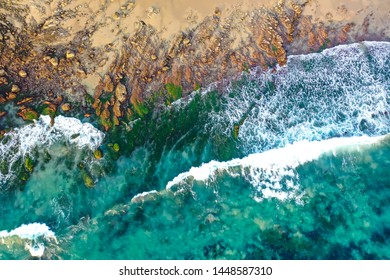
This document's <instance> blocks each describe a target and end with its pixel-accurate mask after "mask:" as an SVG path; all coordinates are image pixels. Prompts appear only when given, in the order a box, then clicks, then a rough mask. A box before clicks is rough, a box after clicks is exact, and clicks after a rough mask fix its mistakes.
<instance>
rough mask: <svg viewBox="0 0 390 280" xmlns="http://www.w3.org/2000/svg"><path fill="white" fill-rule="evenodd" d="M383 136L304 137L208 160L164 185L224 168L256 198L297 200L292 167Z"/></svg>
mask: <svg viewBox="0 0 390 280" xmlns="http://www.w3.org/2000/svg"><path fill="white" fill-rule="evenodd" d="M385 137H386V136H377V137H369V136H360V137H348V138H332V139H328V140H323V141H312V142H309V141H307V140H304V141H300V142H296V143H293V144H290V145H287V146H286V147H284V148H278V149H273V150H268V151H265V152H263V153H255V154H251V155H249V156H247V157H244V158H241V159H233V160H230V161H226V162H218V161H211V162H209V163H205V164H202V165H201V166H200V167H192V168H191V169H190V170H189V171H187V172H184V173H181V174H179V175H178V176H176V177H175V178H174V179H173V180H172V181H170V182H169V183H168V184H167V185H166V189H167V190H171V189H172V187H173V186H180V185H183V184H186V183H188V182H189V183H190V184H192V182H193V180H195V181H202V182H204V183H205V184H208V183H210V182H212V181H213V180H214V179H215V178H216V177H217V176H218V174H221V173H222V172H226V173H228V174H229V175H230V176H241V177H243V178H245V179H247V180H248V181H249V182H250V183H251V184H252V185H253V187H254V188H255V190H256V191H257V192H259V193H260V194H261V197H260V198H259V197H257V198H256V199H257V200H261V199H264V198H271V197H273V198H277V199H279V200H286V199H296V200H297V202H299V199H300V197H299V196H298V195H297V191H298V190H299V177H298V175H297V173H296V171H295V169H296V167H298V166H299V165H301V164H304V163H307V162H310V161H313V160H315V159H318V158H319V157H320V156H321V155H323V154H326V153H333V154H337V153H338V152H340V151H343V150H348V151H358V150H359V149H362V148H365V147H366V146H367V145H372V144H375V143H379V142H380V141H382V139H383V138H385ZM235 167H238V169H237V168H235ZM282 185H283V187H282Z"/></svg>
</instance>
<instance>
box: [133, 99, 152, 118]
mask: <svg viewBox="0 0 390 280" xmlns="http://www.w3.org/2000/svg"><path fill="white" fill-rule="evenodd" d="M132 104H133V108H134V111H135V112H136V113H137V115H138V116H140V117H141V118H142V117H144V116H146V115H147V114H148V113H149V108H148V106H147V104H146V103H145V102H141V101H138V100H135V101H134V102H133V103H132Z"/></svg>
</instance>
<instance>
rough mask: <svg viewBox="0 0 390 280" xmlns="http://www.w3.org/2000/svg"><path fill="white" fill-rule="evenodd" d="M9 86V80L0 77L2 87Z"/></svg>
mask: <svg viewBox="0 0 390 280" xmlns="http://www.w3.org/2000/svg"><path fill="white" fill-rule="evenodd" d="M2 85H8V80H7V78H6V77H0V86H2Z"/></svg>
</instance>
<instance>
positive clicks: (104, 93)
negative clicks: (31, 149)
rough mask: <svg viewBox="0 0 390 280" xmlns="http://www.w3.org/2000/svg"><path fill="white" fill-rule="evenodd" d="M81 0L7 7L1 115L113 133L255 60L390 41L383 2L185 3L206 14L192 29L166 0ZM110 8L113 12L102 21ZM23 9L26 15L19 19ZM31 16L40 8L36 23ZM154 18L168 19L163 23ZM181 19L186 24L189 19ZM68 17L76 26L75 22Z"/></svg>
mask: <svg viewBox="0 0 390 280" xmlns="http://www.w3.org/2000/svg"><path fill="white" fill-rule="evenodd" d="M83 1H84V0H73V1H69V4H68V6H66V5H65V6H63V7H62V6H60V5H59V4H58V3H57V2H54V3H52V4H51V5H50V7H49V8H50V9H49V8H48V7H44V4H41V6H40V7H31V8H30V9H28V8H27V7H24V6H23V3H24V1H21V4H15V7H16V6H18V7H19V8H20V9H19V10H18V9H16V8H15V7H13V6H10V7H8V9H11V8H13V11H14V12H13V15H12V17H13V20H12V21H9V22H8V26H7V25H5V26H2V27H1V28H0V29H1V30H3V31H4V30H5V28H8V27H11V28H9V30H13V31H12V33H13V35H12V33H11V34H10V35H11V36H8V35H6V36H3V35H2V38H1V39H2V41H1V42H2V43H1V46H2V49H3V51H2V53H1V55H0V69H1V71H0V76H1V77H0V78H1V80H0V121H1V119H4V118H6V116H7V112H8V111H7V110H5V109H4V107H5V106H6V104H9V103H11V104H14V106H16V107H18V109H19V112H18V115H19V116H20V117H21V118H22V119H24V120H27V121H28V120H32V119H36V118H37V117H38V116H39V115H40V114H46V115H50V116H52V117H54V116H55V115H58V114H59V113H61V114H63V115H65V116H67V115H69V116H74V115H79V114H80V113H81V112H82V113H83V114H84V115H85V117H86V118H91V117H92V118H96V120H98V122H99V124H100V127H103V128H104V130H106V131H107V130H110V129H112V128H114V127H115V126H117V125H120V123H121V121H122V120H131V119H133V118H134V117H137V116H138V117H142V116H143V115H145V114H148V113H149V109H148V106H149V105H150V103H154V104H156V105H158V104H167V103H168V104H169V103H172V102H174V101H175V100H177V99H180V98H182V97H184V96H186V95H188V94H190V93H191V92H192V91H193V90H196V89H198V88H200V87H202V88H207V87H208V86H209V85H210V84H212V83H214V82H221V81H223V80H230V79H234V77H238V76H240V73H241V72H242V71H247V70H249V69H252V68H259V69H262V70H267V69H270V68H273V67H275V66H276V65H281V66H283V65H284V64H285V63H286V60H287V56H288V55H294V54H306V53H310V52H318V51H321V50H323V49H327V48H330V47H333V46H336V45H340V44H348V43H353V42H355V41H359V42H360V41H362V40H364V39H365V38H367V39H370V38H381V39H383V40H382V41H388V40H390V29H389V28H387V29H386V26H382V27H383V28H375V27H378V24H380V23H381V22H382V20H383V16H384V15H386V13H387V11H386V9H379V8H380V7H382V6H383V4H381V3H380V2H379V1H375V0H371V1H370V5H366V6H364V5H363V6H362V5H361V4H360V5H359V3H348V2H346V3H344V4H343V3H342V4H340V5H336V3H338V2H337V1H333V0H332V1H330V2H327V4H326V5H324V6H325V7H324V8H321V7H322V6H321V5H322V4H323V3H322V4H318V1H314V0H310V1H278V2H277V3H275V5H274V6H272V5H269V6H267V7H256V6H250V3H252V4H253V1H244V2H246V4H245V5H244V4H242V3H243V1H236V0H229V1H228V2H229V3H231V4H232V3H237V4H236V6H235V7H234V8H230V7H227V5H225V6H224V5H223V3H224V2H225V1H217V2H218V3H216V4H215V5H214V6H216V9H215V8H214V7H208V6H207V7H205V6H202V5H205V4H203V2H202V3H200V4H199V5H200V6H199V7H197V9H196V7H195V8H192V7H187V5H185V3H184V2H183V3H182V2H180V4H181V6H180V5H178V6H179V8H180V9H182V10H183V9H185V8H186V10H188V9H190V10H192V11H195V12H193V14H196V11H197V10H201V12H202V13H201V12H199V11H198V12H197V13H198V17H197V21H194V22H193V23H192V24H193V25H191V24H190V25H187V26H185V27H182V26H181V25H180V24H173V27H175V28H177V27H178V26H179V27H181V28H184V29H183V30H181V32H179V33H178V34H177V30H176V29H175V28H173V27H172V26H171V29H169V28H167V27H166V25H167V24H168V23H169V22H171V25H172V22H173V23H174V22H175V21H174V20H173V19H172V14H171V15H170V16H167V17H164V15H166V14H167V13H168V14H169V12H170V10H169V9H171V10H172V9H173V8H172V7H171V8H169V5H167V6H162V3H161V2H160V1H153V0H148V1H147V2H143V5H141V4H138V3H137V2H134V1H111V2H110V1H100V4H99V3H94V4H91V5H89V6H88V5H81V4H80V3H82V2H83ZM103 2H104V3H103ZM122 2H123V3H122ZM125 2H126V3H125ZM266 2H267V1H264V2H263V1H260V2H257V3H259V6H261V5H262V4H265V3H266ZM55 3H57V4H58V5H57V7H55ZM153 3H157V4H156V5H154V4H153ZM164 3H165V2H164ZM248 3H249V4H248ZM240 5H241V6H240ZM38 6H39V5H38ZM146 6H148V7H154V9H155V12H156V11H158V12H157V13H153V11H152V14H150V15H149V16H148V15H146V18H145V19H142V18H140V17H141V16H145V15H144V14H143V13H144V12H145V11H146V12H147V11H149V10H148V7H146ZM202 7H203V8H204V9H203V10H202V9H201V8H202ZM382 8H383V7H382ZM45 9H46V10H45ZM118 9H119V10H118ZM180 9H179V10H180ZM229 9H230V10H229ZM245 9H247V12H245ZM321 9H322V10H321ZM375 9H377V11H376V13H375V14H374V12H373V11H375ZM4 10H7V7H0V14H1V13H4ZM48 11H50V13H49V12H48ZM86 11H89V12H94V13H95V14H96V20H94V19H93V18H92V17H91V15H89V17H88V16H86V15H85V14H86ZM172 11H173V10H172ZM207 11H210V13H211V14H210V15H209V16H206V14H207ZM326 11H329V12H327V13H325V12H326ZM71 12H74V13H73V14H72V13H71ZM107 13H111V14H112V17H110V18H108V19H107V20H106V21H104V22H99V20H100V21H101V20H102V18H103V17H104V16H106V15H107ZM172 13H173V12H172ZM367 13H368V14H367ZM21 15H26V19H27V20H22V19H20V18H21ZM27 15H28V16H27ZM33 15H39V16H37V17H36V19H35V23H34V20H32V18H33ZM3 17H6V18H7V16H4V14H3ZM153 17H161V20H165V21H164V24H161V28H160V29H161V30H159V29H158V28H157V26H159V25H158V24H157V23H158V22H159V21H155V20H153ZM163 17H164V18H163ZM171 19H172V20H171ZM187 19H188V17H187ZM187 19H186V20H187ZM129 20H136V22H133V26H134V27H133V28H130V27H129V28H128V29H125V31H123V30H122V31H123V32H122V31H121V32H118V33H117V34H116V37H115V36H114V37H115V38H114V39H113V41H112V40H111V39H112V38H111V39H110V38H109V37H107V38H103V37H105V35H107V28H108V29H110V28H114V29H115V28H116V29H120V28H121V24H122V23H126V24H127V25H129V26H131V24H130V23H129ZM170 20H171V21H170ZM178 20H179V21H180V20H181V21H182V22H181V24H184V23H183V22H185V21H186V20H184V21H183V19H180V18H179V19H176V21H178ZM76 22H77V24H75V23H76ZM92 23H94V24H95V25H94V27H93V28H92V25H93V24H92ZM114 23H115V24H114ZM56 24H57V25H58V26H56ZM70 24H74V25H75V27H74V29H75V30H73V31H72V30H70V29H69V25H70ZM82 24H85V27H86V28H85V29H82V28H81V26H82ZM168 25H169V24H168ZM114 29H111V31H112V30H114ZM116 29H115V30H116ZM164 30H165V31H164ZM72 32H73V33H72ZM126 32H128V33H127V34H124V33H126ZM164 32H165V33H164ZM362 32H363V34H362ZM2 33H3V34H5V31H4V32H2ZM109 33H110V32H109ZM111 33H112V32H111ZM7 36H8V37H9V38H8V40H5V37H7ZM99 36H100V37H99ZM59 38H60V40H58V39H59ZM99 38H100V39H99ZM105 39H107V40H108V39H110V40H111V41H110V40H108V41H107V40H105ZM99 40H100V41H99ZM109 41H110V42H109ZM99 44H100V45H99ZM77 111H79V112H77ZM0 128H1V127H0ZM0 130H3V128H2V129H0Z"/></svg>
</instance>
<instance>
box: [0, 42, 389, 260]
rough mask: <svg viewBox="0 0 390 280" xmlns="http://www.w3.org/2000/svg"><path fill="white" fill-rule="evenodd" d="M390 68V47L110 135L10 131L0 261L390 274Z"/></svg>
mask: <svg viewBox="0 0 390 280" xmlns="http://www.w3.org/2000/svg"><path fill="white" fill-rule="evenodd" d="M389 62H390V44H389V43H384V42H377V43H364V44H354V45H348V46H340V47H337V48H334V49H329V50H326V51H324V52H322V53H321V54H310V55H305V56H292V57H289V62H288V65H287V66H286V67H282V68H279V69H276V71H270V72H267V73H264V72H258V71H257V70H256V69H253V71H252V72H250V73H244V74H243V76H242V78H241V79H240V80H238V81H235V82H232V83H230V84H229V85H227V86H226V87H225V88H223V89H220V88H219V87H218V89H213V87H211V88H209V89H207V90H203V92H201V91H199V92H195V93H193V94H192V95H191V96H190V98H187V99H186V100H181V101H178V102H176V103H174V104H173V105H172V106H171V107H168V108H166V110H165V111H164V112H161V113H160V115H158V116H157V115H155V116H153V117H152V116H151V117H150V118H146V119H143V120H139V121H136V122H134V123H128V124H127V127H132V128H130V129H127V130H126V129H123V130H119V131H115V132H113V133H112V134H111V135H108V134H106V135H103V133H102V132H100V131H99V130H97V129H96V128H94V127H92V126H90V125H89V124H86V123H84V124H83V123H81V122H79V121H78V120H75V119H71V118H59V117H57V118H56V121H55V127H54V128H50V127H49V126H48V122H49V120H48V119H45V118H44V117H42V118H41V120H39V121H38V122H37V123H36V124H31V125H29V126H25V127H23V128H20V129H16V130H14V131H13V132H11V133H9V134H8V136H6V138H5V139H3V140H2V143H1V145H0V151H1V163H2V166H3V168H2V169H1V171H0V172H1V174H0V183H1V193H0V199H1V207H0V217H1V220H0V237H1V238H0V258H1V259H29V258H43V259H388V258H390V244H389V241H388V240H389V235H390V228H389V226H388V225H389V224H390V223H389V222H390V206H389V205H390V203H389V202H390V176H389V171H390V134H389V133H390V102H389V101H390V82H389V81H390V79H389V70H390V69H389V67H390V63H389ZM24 139H25V140H26V139H27V140H28V141H27V140H26V141H25V140H24ZM112 142H117V143H119V144H120V147H121V151H123V152H124V155H123V156H121V157H119V158H117V157H118V156H116V154H115V153H114V152H113V151H112V148H111V147H110V145H108V143H112ZM99 145H101V149H102V150H103V154H104V157H103V159H101V160H97V159H95V158H94V157H93V151H94V150H95V149H96V148H97V147H98V146H99ZM26 157H30V158H31V159H32V161H33V162H34V170H33V172H32V174H31V176H30V177H29V178H28V179H27V181H26V182H25V183H23V182H22V181H21V180H20V178H18V176H20V174H21V173H20V172H21V171H20V170H22V169H23V163H24V160H25V158H26ZM4 166H5V167H6V168H5V167H4ZM22 173H23V172H22ZM86 174H88V176H90V177H91V178H92V180H93V181H94V183H95V185H94V187H93V188H87V187H85V186H84V183H83V178H85V175H86Z"/></svg>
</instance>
